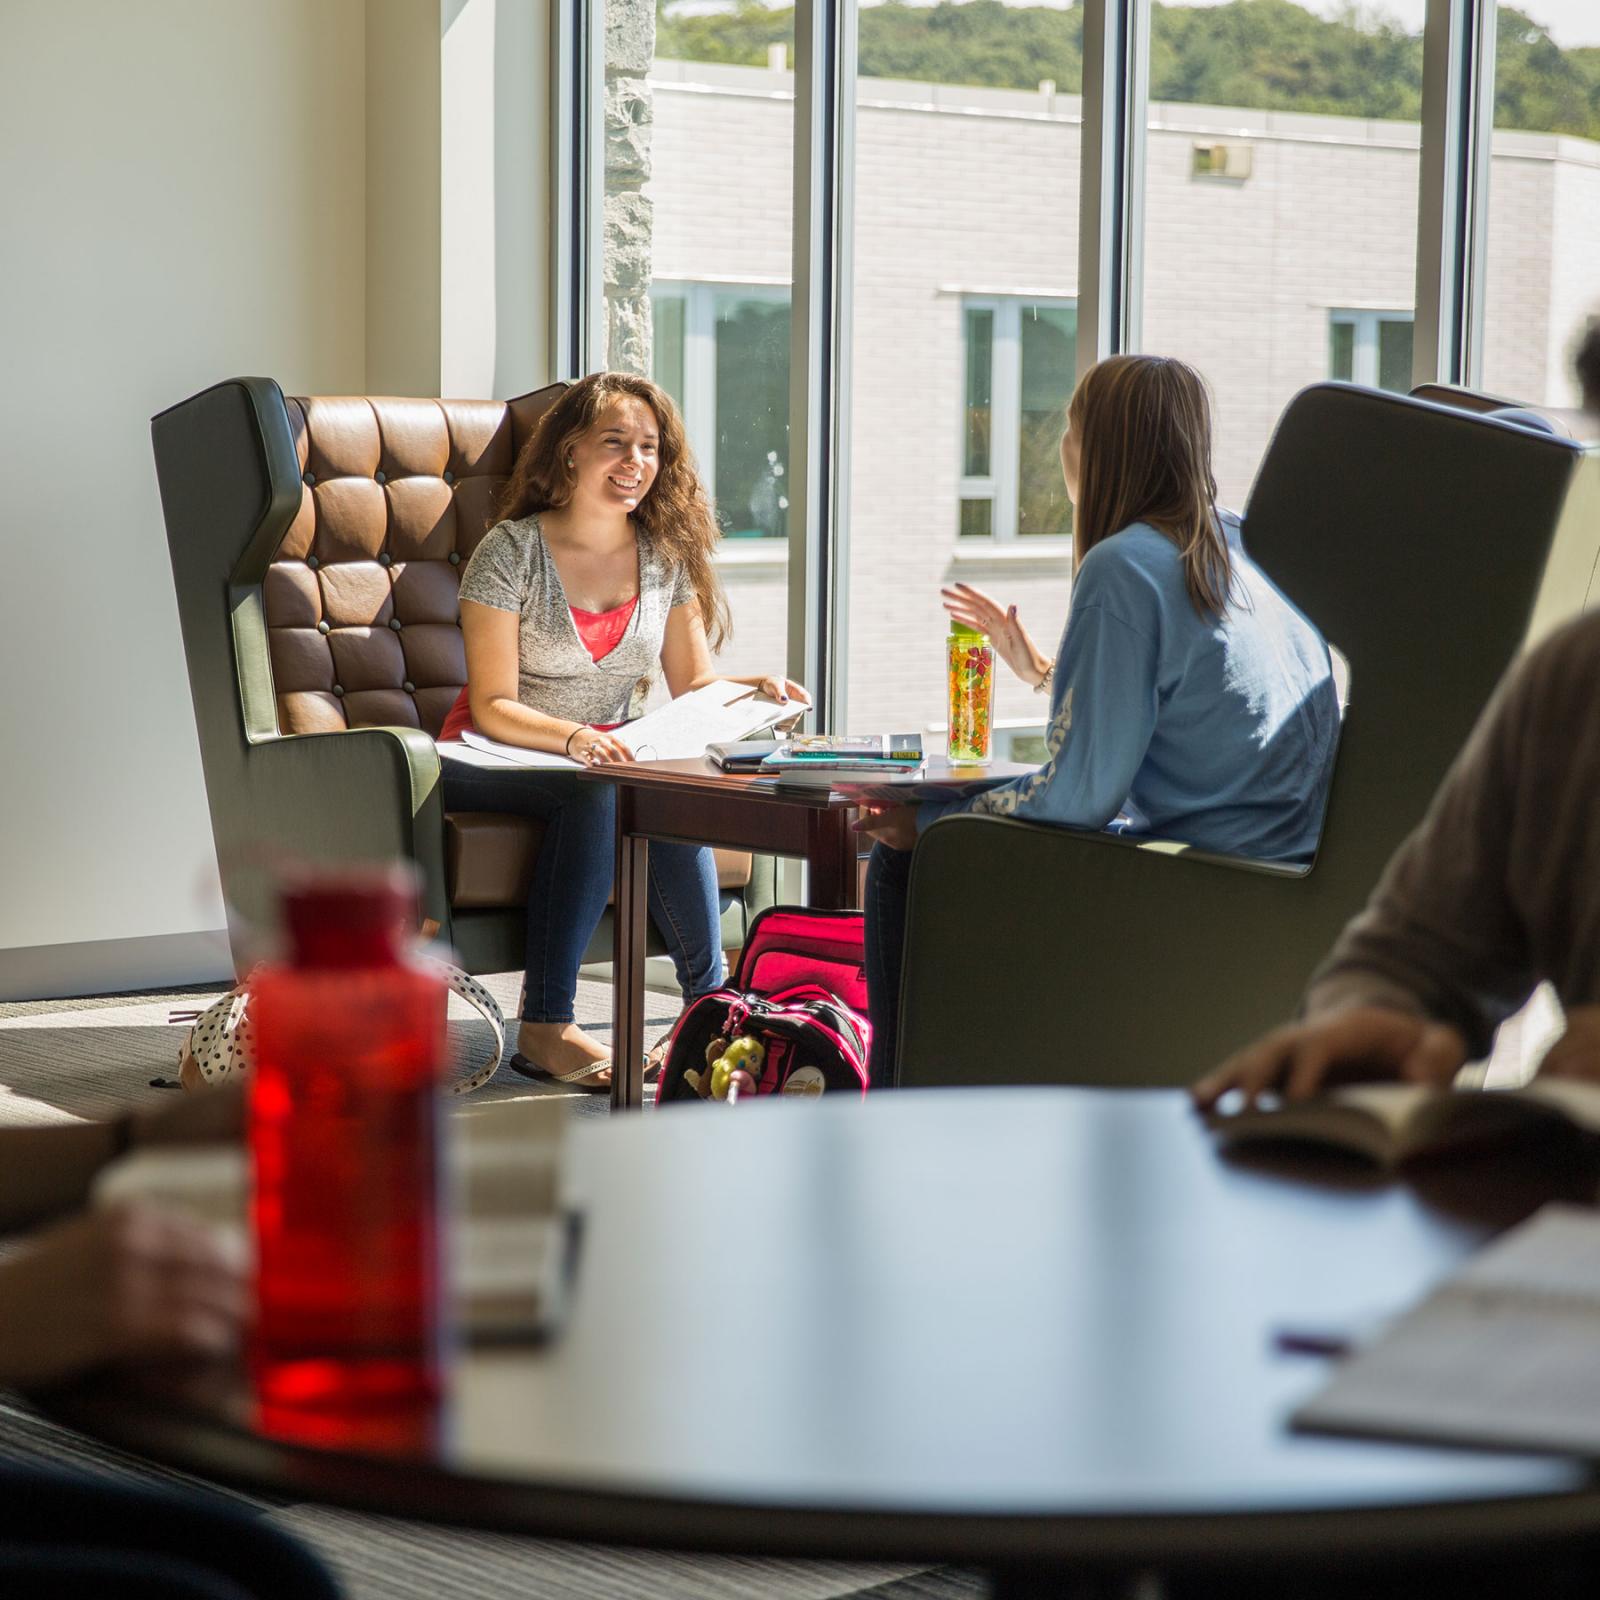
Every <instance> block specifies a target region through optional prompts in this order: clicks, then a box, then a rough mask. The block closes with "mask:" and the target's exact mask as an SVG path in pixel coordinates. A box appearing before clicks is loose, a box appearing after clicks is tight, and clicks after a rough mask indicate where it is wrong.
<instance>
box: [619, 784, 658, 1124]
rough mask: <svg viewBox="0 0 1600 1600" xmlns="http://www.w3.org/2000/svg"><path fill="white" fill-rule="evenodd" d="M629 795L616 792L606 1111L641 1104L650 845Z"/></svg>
mask: <svg viewBox="0 0 1600 1600" xmlns="http://www.w3.org/2000/svg"><path fill="white" fill-rule="evenodd" d="M633 801H634V794H633V791H632V790H631V789H630V788H629V787H628V786H627V785H626V784H620V785H618V788H617V872H616V900H615V904H614V906H613V909H612V916H613V918H614V919H615V922H614V930H613V938H612V947H611V1109H612V1110H613V1111H638V1110H639V1109H640V1108H641V1107H642V1106H643V1105H644V958H645V934H646V931H647V929H648V926H649V910H648V906H649V883H650V841H649V840H648V839H641V838H639V837H638V836H637V835H635V834H634V832H633V822H634V805H633Z"/></svg>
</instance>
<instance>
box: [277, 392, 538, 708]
mask: <svg viewBox="0 0 1600 1600" xmlns="http://www.w3.org/2000/svg"><path fill="white" fill-rule="evenodd" d="M564 388H565V385H564V384H552V385H551V386H550V387H548V388H546V389H541V390H538V391H537V392H536V393H534V394H529V395H524V396H522V397H521V398H520V399H518V400H513V401H511V402H509V403H506V404H502V403H500V402H496V401H484V400H405V399H392V400H390V399H369V398H365V397H314V398H311V399H289V400H286V401H285V404H286V407H287V410H288V414H289V426H290V430H291V432H292V434H293V437H294V443H295V450H296V453H297V455H298V457H299V462H300V472H301V482H302V485H303V487H302V489H301V499H300V510H299V514H298V515H297V516H296V517H295V519H294V522H293V523H292V525H291V526H290V528H289V531H288V532H287V534H285V536H284V539H283V543H282V544H281V545H280V546H279V548H278V552H277V556H276V558H275V559H274V561H273V562H272V564H271V566H270V568H269V569H268V572H267V577H266V582H265V585H264V589H263V603H264V608H265V615H266V623H267V638H268V643H269V648H270V650H271V658H272V674H273V679H274V685H275V689H276V694H277V710H278V730H279V732H281V733H331V732H338V731H340V730H342V729H345V728H367V727H391V728H392V727H411V728H421V729H422V730H423V731H424V732H425V733H428V734H430V735H435V736H436V735H437V734H438V732H439V729H440V727H441V725H442V724H443V722H444V718H445V714H446V713H447V712H448V711H449V709H450V707H451V705H452V704H453V702H454V701H455V698H456V696H457V695H458V694H459V693H460V692H461V686H462V685H463V684H464V683H465V682H466V680H467V665H466V654H465V651H464V649H463V647H462V643H461V624H460V615H459V611H458V607H457V601H456V591H457V589H458V587H459V584H460V576H461V569H462V567H463V566H464V565H465V564H466V562H467V560H468V558H469V557H470V556H471V555H472V552H473V551H474V550H475V549H477V547H478V541H479V540H481V539H482V538H483V536H484V534H485V533H486V532H487V531H488V529H489V527H490V526H491V524H492V522H493V518H494V507H495V504H496V502H497V501H498V500H499V497H500V492H501V490H502V489H504V487H505V483H506V479H507V478H508V477H509V476H510V473H511V468H512V464H513V463H514V462H515V460H516V457H517V452H518V451H519V450H520V449H521V448H522V446H523V443H524V442H525V441H526V439H527V438H528V435H529V434H530V433H531V432H532V431H533V429H534V426H535V424H536V423H537V422H538V420H539V418H540V417H541V416H543V415H544V413H545V412H546V411H547V410H549V408H550V407H551V406H552V405H553V404H554V403H555V401H556V399H557V398H558V397H559V396H560V394H561V392H562V390H563V389H564Z"/></svg>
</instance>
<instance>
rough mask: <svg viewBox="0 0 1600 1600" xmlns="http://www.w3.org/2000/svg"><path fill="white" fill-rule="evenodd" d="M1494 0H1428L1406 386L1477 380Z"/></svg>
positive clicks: (1491, 105)
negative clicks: (1411, 330)
mask: <svg viewBox="0 0 1600 1600" xmlns="http://www.w3.org/2000/svg"><path fill="white" fill-rule="evenodd" d="M1495 24H1496V4H1495V0H1428V20H1427V29H1426V33H1425V35H1424V40H1423V59H1422V163H1421V169H1422V175H1421V192H1420V199H1419V208H1418V216H1417V315H1416V340H1415V347H1414V350H1413V354H1412V380H1413V382H1414V383H1466V384H1473V383H1476V382H1478V381H1480V379H1481V373H1482V364H1483V362H1482V337H1481V329H1482V324H1483V289H1484V279H1485V262H1486V256H1487V248H1488V246H1487V239H1488V234H1487V219H1488V199H1489V141H1490V135H1491V133H1492V131H1493V127H1492V125H1493V121H1494V54H1495V52H1494V41H1495Z"/></svg>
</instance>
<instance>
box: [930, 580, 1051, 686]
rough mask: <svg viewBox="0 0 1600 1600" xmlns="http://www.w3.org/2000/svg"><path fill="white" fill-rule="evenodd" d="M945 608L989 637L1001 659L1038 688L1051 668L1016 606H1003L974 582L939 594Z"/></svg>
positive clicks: (961, 584)
mask: <svg viewBox="0 0 1600 1600" xmlns="http://www.w3.org/2000/svg"><path fill="white" fill-rule="evenodd" d="M939 598H940V599H941V600H942V601H943V602H944V608H945V610H946V611H948V612H949V613H950V615H951V616H952V617H954V618H955V619H956V621H957V622H959V623H962V624H963V625H964V626H966V627H968V628H976V629H977V630H978V631H979V632H980V633H986V634H988V635H989V639H990V642H991V643H992V644H993V645H994V647H995V651H996V652H997V653H998V655H999V657H1000V659H1001V660H1002V661H1003V662H1005V664H1006V665H1007V666H1008V667H1010V668H1011V670H1012V671H1013V672H1014V673H1016V675H1017V676H1018V677H1019V678H1021V679H1022V681H1023V682H1024V683H1025V684H1027V685H1028V687H1029V688H1030V689H1034V688H1037V687H1038V686H1039V683H1040V681H1041V680H1042V679H1043V677H1044V674H1045V668H1047V667H1048V666H1049V665H1050V658H1049V657H1048V656H1043V655H1040V654H1039V652H1038V650H1037V649H1036V648H1035V647H1034V643H1033V640H1032V639H1031V638H1030V637H1029V636H1028V630H1027V629H1026V628H1025V627H1023V625H1022V619H1021V618H1020V617H1019V616H1018V615H1017V608H1016V607H1015V606H1002V605H1001V604H1000V602H999V601H998V600H996V599H995V598H994V597H993V596H992V595H987V594H985V593H984V592H983V590H982V589H975V588H973V586H972V585H971V584H970V583H952V584H948V585H947V586H946V587H945V588H943V589H941V590H940V591H939Z"/></svg>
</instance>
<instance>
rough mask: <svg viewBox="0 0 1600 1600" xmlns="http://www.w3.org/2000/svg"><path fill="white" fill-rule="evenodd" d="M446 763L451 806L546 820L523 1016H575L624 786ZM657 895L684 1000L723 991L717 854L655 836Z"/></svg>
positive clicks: (652, 897)
mask: <svg viewBox="0 0 1600 1600" xmlns="http://www.w3.org/2000/svg"><path fill="white" fill-rule="evenodd" d="M441 765H442V767H443V769H444V808H445V810H446V811H504V812H508V813H511V814H513V815H516V816H522V817H538V818H540V819H541V820H542V821H543V823H544V838H543V840H542V841H541V842H540V845H539V856H538V860H537V861H536V862H535V863H534V868H533V884H532V886H531V887H530V888H529V890H528V950H527V960H526V963H525V965H526V972H525V974H524V985H525V986H524V989H523V998H522V1020H523V1021H524V1022H571V1021H573V1009H572V1006H573V1000H574V998H575V997H576V995H577V990H578V965H579V963H580V962H581V961H582V960H583V955H584V951H585V950H587V949H588V948H589V941H590V940H591V939H592V938H593V937H594V930H595V929H596V928H597V927H599V926H600V918H601V917H602V915H604V913H605V909H606V901H607V899H608V898H609V897H610V894H611V883H612V879H613V877H614V876H615V872H616V827H617V792H616V790H615V789H613V788H612V786H611V785H610V784H608V783H589V782H584V781H583V780H582V779H580V778H579V777H578V775H577V774H576V773H568V772H561V771H555V772H530V771H517V770H516V769H515V768H507V769H506V770H505V771H504V772H495V771H492V770H491V769H489V768H487V767H469V766H467V765H466V764H465V763H463V762H460V761H444V762H442V763H441ZM649 901H650V920H651V921H652V922H653V923H655V925H656V930H657V932H659V933H660V935H661V937H662V939H663V940H664V941H665V943H666V946H667V951H668V953H669V954H670V955H671V956H672V964H673V966H674V967H675V968H676V969H677V974H678V987H679V988H680V989H681V990H682V991H683V997H684V999H685V1000H686V1001H687V1000H690V999H693V998H694V997H695V996H696V995H702V994H706V993H708V992H709V991H710V990H712V989H715V988H716V987H717V986H718V985H719V984H720V983H721V982H722V911H721V907H720V905H719V903H718V895H717V874H716V868H715V866H714V864H713V862H712V859H711V852H710V851H709V850H707V849H705V848H703V847H702V846H698V845H692V844H657V843H655V842H653V841H652V843H651V845H650V883H649Z"/></svg>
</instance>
